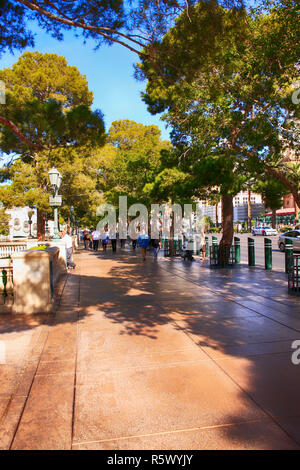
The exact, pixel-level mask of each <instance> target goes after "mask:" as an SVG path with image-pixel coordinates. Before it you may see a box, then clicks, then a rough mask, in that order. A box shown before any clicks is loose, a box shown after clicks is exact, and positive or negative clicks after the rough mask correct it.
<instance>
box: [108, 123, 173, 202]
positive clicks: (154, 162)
mask: <svg viewBox="0 0 300 470" xmlns="http://www.w3.org/2000/svg"><path fill="white" fill-rule="evenodd" d="M160 134H161V132H160V130H159V129H158V127H157V126H154V125H150V126H146V125H143V124H139V123H136V122H134V121H130V120H128V119H125V120H120V121H114V122H113V123H112V125H111V127H110V129H109V132H108V136H107V144H106V146H105V147H104V148H102V149H100V150H99V154H100V155H101V156H102V164H101V167H100V171H101V180H100V187H101V189H102V190H103V191H104V194H105V198H106V200H107V201H108V202H110V203H112V204H115V205H116V206H118V198H119V196H122V195H124V196H127V197H128V204H129V205H131V204H133V203H135V202H139V203H144V204H146V205H147V206H150V204H151V200H150V194H149V191H146V190H145V188H146V186H147V184H149V183H151V182H152V181H153V180H154V178H155V176H156V175H157V174H158V172H159V170H160V167H161V153H162V151H163V150H167V149H169V147H170V143H169V142H167V141H163V140H161V137H160Z"/></svg>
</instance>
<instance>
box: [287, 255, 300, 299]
mask: <svg viewBox="0 0 300 470" xmlns="http://www.w3.org/2000/svg"><path fill="white" fill-rule="evenodd" d="M288 293H289V294H291V295H296V296H300V255H295V254H293V255H291V256H290V257H289V260H288Z"/></svg>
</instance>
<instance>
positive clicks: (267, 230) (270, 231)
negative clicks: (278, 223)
mask: <svg viewBox="0 0 300 470" xmlns="http://www.w3.org/2000/svg"><path fill="white" fill-rule="evenodd" d="M252 235H263V236H268V237H269V236H271V235H277V230H276V229H275V228H272V227H269V226H267V225H263V226H262V227H253V229H252Z"/></svg>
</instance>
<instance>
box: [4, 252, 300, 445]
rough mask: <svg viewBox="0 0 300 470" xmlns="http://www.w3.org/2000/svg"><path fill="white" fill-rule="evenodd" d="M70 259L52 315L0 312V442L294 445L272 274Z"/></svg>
mask: <svg viewBox="0 0 300 470" xmlns="http://www.w3.org/2000/svg"><path fill="white" fill-rule="evenodd" d="M76 258H77V259H76V263H77V268H76V270H75V271H74V272H72V273H70V274H69V276H68V278H67V279H66V281H65V282H64V283H62V286H61V287H62V288H63V293H62V296H61V301H60V305H59V308H58V310H57V312H56V315H55V316H51V315H40V316H35V317H30V316H26V317H23V316H18V317H16V316H15V317H12V316H9V315H2V316H0V341H5V344H6V346H7V347H6V350H7V357H6V364H2V365H0V419H1V421H0V448H1V449H178V450H180V449H300V400H299V395H300V394H299V392H300V365H299V366H295V365H293V364H292V361H291V354H292V349H291V344H292V342H293V341H294V340H296V339H298V340H300V301H299V299H296V298H293V297H288V295H287V282H286V278H285V275H284V274H283V273H278V272H276V273H275V272H265V271H264V270H262V269H257V268H255V269H248V268H247V267H237V268H235V269H232V270H230V269H229V270H227V269H226V270H222V269H219V270H211V269H209V268H208V267H207V265H206V264H205V263H203V262H195V263H192V264H190V263H188V262H186V263H184V262H182V261H181V260H166V259H159V260H158V261H156V262H155V261H154V260H153V259H152V256H151V255H150V256H149V259H147V261H146V262H145V263H143V262H142V261H141V260H140V258H139V256H138V254H135V253H131V252H129V251H126V250H123V251H119V252H117V253H116V254H113V253H111V252H108V253H106V254H103V253H102V252H101V253H100V252H99V253H98V254H95V253H92V252H84V251H82V252H81V253H80V254H78V255H77V257H76Z"/></svg>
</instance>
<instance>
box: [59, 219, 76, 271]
mask: <svg viewBox="0 0 300 470" xmlns="http://www.w3.org/2000/svg"><path fill="white" fill-rule="evenodd" d="M70 233H71V230H70V228H67V230H66V231H65V232H63V234H62V240H63V241H64V242H65V245H66V252H67V268H75V266H76V264H75V263H73V261H72V257H73V239H72V237H71V235H70Z"/></svg>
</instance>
